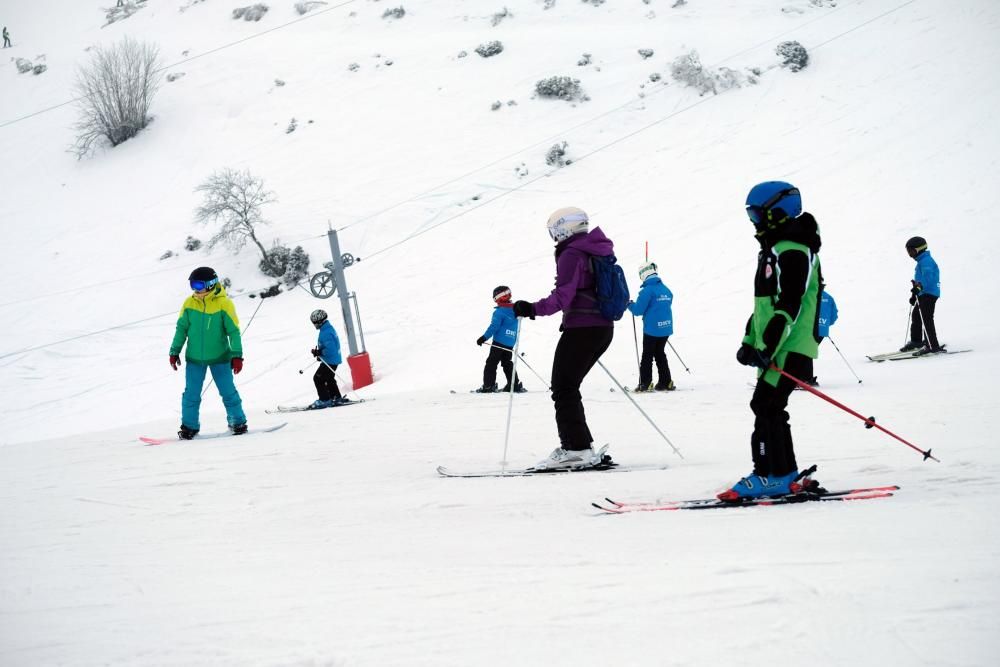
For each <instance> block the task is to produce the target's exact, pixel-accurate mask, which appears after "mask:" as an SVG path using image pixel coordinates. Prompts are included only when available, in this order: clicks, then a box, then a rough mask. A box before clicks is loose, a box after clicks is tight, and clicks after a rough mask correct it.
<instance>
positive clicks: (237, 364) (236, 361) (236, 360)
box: [230, 357, 243, 375]
mask: <svg viewBox="0 0 1000 667" xmlns="http://www.w3.org/2000/svg"><path fill="white" fill-rule="evenodd" d="M230 363H231V364H232V366H233V375H239V374H240V371H241V370H243V359H241V358H240V357H233V360H232V362H230Z"/></svg>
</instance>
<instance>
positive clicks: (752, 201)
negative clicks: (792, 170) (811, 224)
mask: <svg viewBox="0 0 1000 667" xmlns="http://www.w3.org/2000/svg"><path fill="white" fill-rule="evenodd" d="M746 206H747V215H748V216H749V217H750V222H752V223H753V224H754V226H755V227H758V228H760V227H761V226H763V227H764V228H765V229H774V228H775V227H776V226H778V225H780V224H781V223H783V222H785V221H786V220H788V219H789V218H797V217H798V216H799V214H800V213H802V196H801V195H800V194H799V189H798V188H797V187H795V186H794V185H792V184H791V183H786V182H784V181H765V182H764V183H758V184H757V185H755V186H753V187H752V188H751V189H750V193H749V194H747V205H746Z"/></svg>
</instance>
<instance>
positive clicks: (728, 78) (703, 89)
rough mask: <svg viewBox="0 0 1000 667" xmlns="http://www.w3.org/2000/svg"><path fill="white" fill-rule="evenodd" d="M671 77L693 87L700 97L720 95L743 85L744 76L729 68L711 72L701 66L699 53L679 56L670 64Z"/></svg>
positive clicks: (694, 52) (693, 52) (692, 52)
mask: <svg viewBox="0 0 1000 667" xmlns="http://www.w3.org/2000/svg"><path fill="white" fill-rule="evenodd" d="M670 76H671V77H673V78H674V79H675V80H676V81H679V82H681V83H683V84H686V85H688V86H691V87H692V88H694V89H695V90H697V91H698V94H699V95H704V94H705V93H712V94H718V93H720V92H722V91H724V90H729V89H730V88H738V87H740V86H741V85H743V81H744V79H743V75H742V74H740V73H739V72H737V71H736V70H733V69H730V68H728V67H720V68H718V69H717V70H716V71H715V72H711V71H709V70H708V69H706V68H705V66H704V65H702V64H701V59H700V58H699V57H698V52H697V51H691V52H690V53H686V54H684V55H682V56H678V57H677V58H676V59H674V61H673V62H672V63H671V64H670Z"/></svg>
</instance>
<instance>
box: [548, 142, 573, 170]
mask: <svg viewBox="0 0 1000 667" xmlns="http://www.w3.org/2000/svg"><path fill="white" fill-rule="evenodd" d="M567 145H568V144H567V143H566V142H565V141H564V142H562V143H560V144H553V146H552V148H550V149H549V152H548V153H546V154H545V164H548V165H552V166H553V167H565V166H566V165H568V164H572V163H573V161H572V160H567V159H566V146H567Z"/></svg>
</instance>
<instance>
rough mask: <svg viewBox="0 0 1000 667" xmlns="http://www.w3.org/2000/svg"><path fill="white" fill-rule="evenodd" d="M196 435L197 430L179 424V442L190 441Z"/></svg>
mask: <svg viewBox="0 0 1000 667" xmlns="http://www.w3.org/2000/svg"><path fill="white" fill-rule="evenodd" d="M196 435H198V429H194V428H188V427H187V426H185V425H184V424H181V430H179V431H177V437H178V438H180V439H181V440H191V439H192V438H194V436H196Z"/></svg>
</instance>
